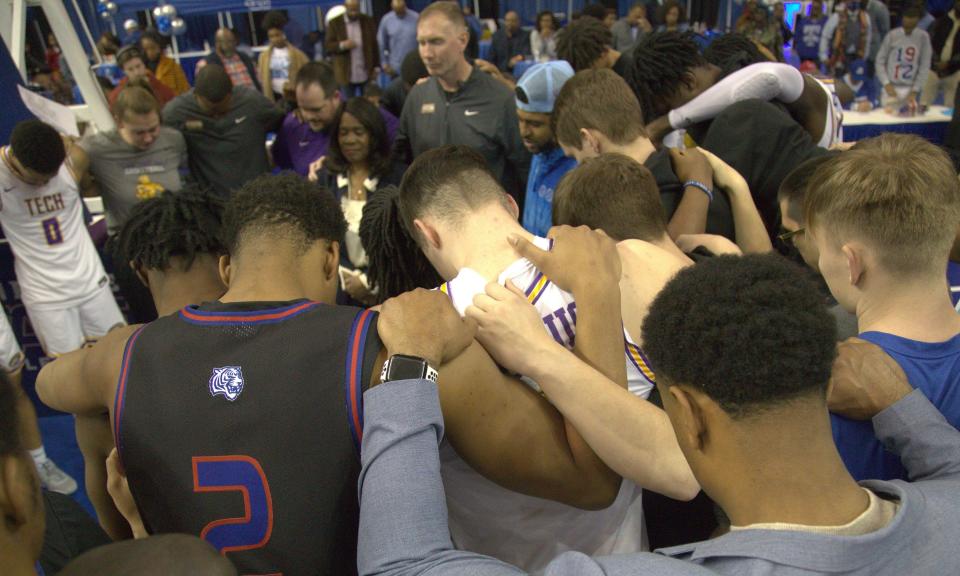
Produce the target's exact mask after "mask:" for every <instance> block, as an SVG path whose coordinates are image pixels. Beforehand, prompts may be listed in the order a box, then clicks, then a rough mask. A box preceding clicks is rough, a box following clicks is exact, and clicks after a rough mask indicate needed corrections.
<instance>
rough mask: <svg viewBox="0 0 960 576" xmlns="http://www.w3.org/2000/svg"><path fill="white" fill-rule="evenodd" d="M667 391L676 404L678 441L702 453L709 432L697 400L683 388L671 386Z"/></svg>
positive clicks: (675, 421) (675, 427)
mask: <svg viewBox="0 0 960 576" xmlns="http://www.w3.org/2000/svg"><path fill="white" fill-rule="evenodd" d="M667 390H668V393H669V394H670V396H671V397H672V398H673V400H674V403H675V404H676V409H675V410H674V412H675V414H676V416H677V418H676V419H675V420H674V430H675V431H676V433H677V438H678V440H679V441H680V442H681V445H682V446H685V447H687V448H688V449H689V450H695V451H697V452H702V451H703V445H704V442H705V438H706V433H707V431H706V425H705V423H704V419H703V410H702V409H701V406H700V404H698V402H697V398H696V397H695V396H694V395H693V394H691V393H690V392H689V391H688V390H686V389H684V388H683V387H682V386H677V385H674V386H670V387H669V388H668V389H667Z"/></svg>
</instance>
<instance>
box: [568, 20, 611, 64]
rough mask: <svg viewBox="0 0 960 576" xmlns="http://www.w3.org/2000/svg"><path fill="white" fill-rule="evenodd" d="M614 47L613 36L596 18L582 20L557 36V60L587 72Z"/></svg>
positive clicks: (571, 24)
mask: <svg viewBox="0 0 960 576" xmlns="http://www.w3.org/2000/svg"><path fill="white" fill-rule="evenodd" d="M612 46H613V34H611V33H610V30H608V29H607V27H606V26H604V25H603V22H601V21H600V20H597V19H596V18H580V19H579V20H576V21H574V22H571V23H570V24H568V25H567V26H566V28H563V29H562V30H560V32H559V34H558V35H557V58H559V59H560V60H566V61H567V62H569V63H570V65H571V66H573V69H574V70H575V71H577V72H579V71H580V70H587V69H589V68H590V67H591V66H593V63H594V62H596V61H597V59H598V58H600V57H601V56H603V53H604V52H605V51H606V50H608V49H609V48H611V47H612Z"/></svg>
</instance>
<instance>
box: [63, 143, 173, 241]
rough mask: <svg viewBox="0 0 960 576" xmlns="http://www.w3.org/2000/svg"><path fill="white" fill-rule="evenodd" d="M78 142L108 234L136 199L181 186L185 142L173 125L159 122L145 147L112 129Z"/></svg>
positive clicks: (114, 228) (128, 214)
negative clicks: (154, 136) (87, 160)
mask: <svg viewBox="0 0 960 576" xmlns="http://www.w3.org/2000/svg"><path fill="white" fill-rule="evenodd" d="M80 146H81V147H82V148H83V149H84V150H85V151H86V152H87V155H88V156H89V157H90V173H91V174H92V175H93V177H94V178H95V179H96V181H97V184H98V186H99V188H100V195H101V196H102V197H103V206H104V209H105V211H106V213H107V229H108V230H109V232H110V235H113V234H116V233H117V231H118V230H119V229H120V226H122V225H123V223H124V222H126V221H127V218H128V217H129V216H130V211H131V210H133V207H134V206H135V205H136V204H137V202H140V201H141V200H147V199H149V198H153V197H154V196H156V195H157V194H160V193H162V192H165V191H171V192H176V191H178V190H180V188H181V187H182V179H181V174H180V173H181V170H185V169H186V164H187V144H186V142H185V141H184V139H183V135H181V134H180V133H179V132H177V131H176V130H174V129H173V128H169V127H167V126H161V127H160V132H159V134H157V139H156V141H154V143H153V146H151V147H150V148H149V149H147V150H140V149H138V148H135V147H133V146H131V145H130V144H127V143H126V142H124V140H123V138H122V137H121V136H120V134H119V133H117V132H116V131H115V130H114V131H110V132H100V133H97V134H90V135H87V136H86V137H84V138H83V140H81V141H80Z"/></svg>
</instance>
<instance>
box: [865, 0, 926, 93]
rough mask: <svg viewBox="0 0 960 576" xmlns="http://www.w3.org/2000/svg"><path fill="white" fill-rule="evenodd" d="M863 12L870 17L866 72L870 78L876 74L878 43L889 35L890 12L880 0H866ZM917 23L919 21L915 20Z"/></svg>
mask: <svg viewBox="0 0 960 576" xmlns="http://www.w3.org/2000/svg"><path fill="white" fill-rule="evenodd" d="M864 10H865V11H866V12H867V14H869V15H870V31H871V32H870V50H869V51H868V54H869V56H868V57H867V67H868V68H869V69H868V70H867V72H868V74H869V76H870V78H873V77H874V75H875V74H876V71H875V70H876V64H877V52H878V51H879V50H880V43H881V42H883V39H884V38H886V37H887V34H889V33H890V10H889V9H888V8H887V5H886V4H884V3H883V1H882V0H866V3H865V4H864ZM917 22H918V23H919V19H918V20H917Z"/></svg>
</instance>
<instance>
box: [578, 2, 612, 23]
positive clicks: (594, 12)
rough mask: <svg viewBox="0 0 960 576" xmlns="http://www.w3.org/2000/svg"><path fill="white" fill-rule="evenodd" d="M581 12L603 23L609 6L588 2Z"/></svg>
mask: <svg viewBox="0 0 960 576" xmlns="http://www.w3.org/2000/svg"><path fill="white" fill-rule="evenodd" d="M580 14H581V15H582V16H590V17H591V18H596V19H597V21H598V22H600V23H603V22H604V20H606V19H607V7H606V6H604V5H603V4H598V3H593V4H587V5H586V6H584V7H583V11H582V12H581V13H580Z"/></svg>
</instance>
